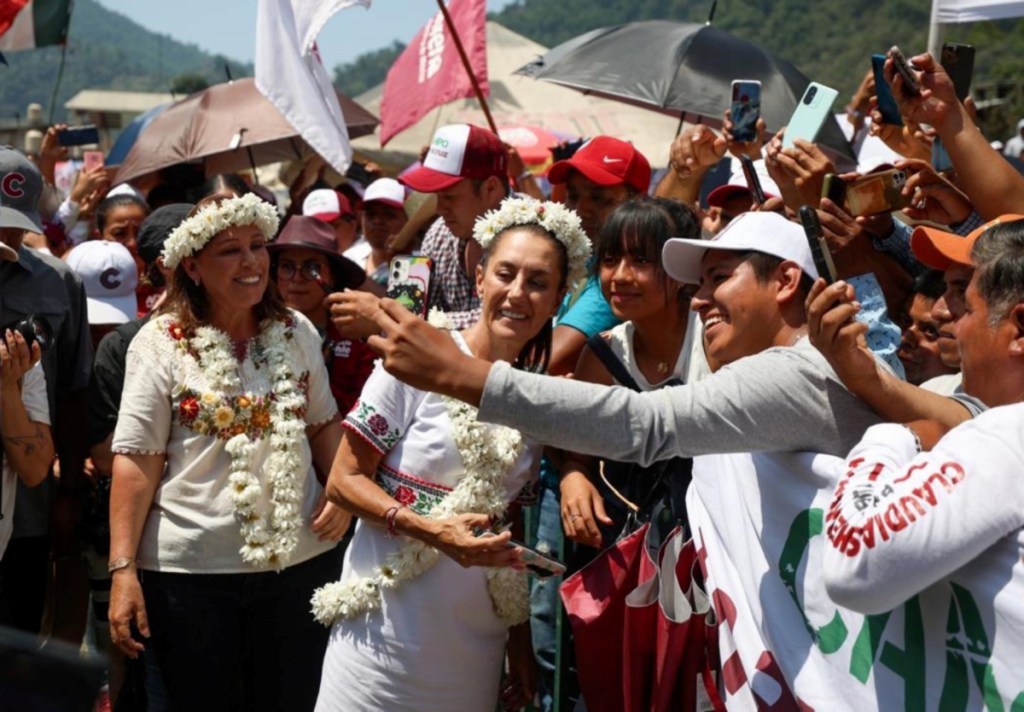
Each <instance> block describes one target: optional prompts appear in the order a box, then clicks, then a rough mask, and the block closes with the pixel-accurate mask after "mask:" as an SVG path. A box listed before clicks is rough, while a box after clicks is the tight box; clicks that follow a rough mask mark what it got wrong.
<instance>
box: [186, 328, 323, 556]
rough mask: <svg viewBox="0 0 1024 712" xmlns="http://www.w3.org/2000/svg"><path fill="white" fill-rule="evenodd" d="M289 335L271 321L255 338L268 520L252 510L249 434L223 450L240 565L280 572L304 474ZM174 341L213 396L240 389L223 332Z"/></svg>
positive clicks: (200, 331)
mask: <svg viewBox="0 0 1024 712" xmlns="http://www.w3.org/2000/svg"><path fill="white" fill-rule="evenodd" d="M175 329H177V333H180V329H178V328H177V327H172V334H175V333H176V332H175ZM293 336H294V332H293V322H292V320H291V319H283V320H275V321H274V322H273V323H271V324H270V326H268V327H267V328H266V329H265V330H264V331H263V332H262V333H261V334H260V336H259V337H258V338H259V345H260V346H261V348H262V350H263V354H264V356H265V357H266V360H267V366H268V370H269V375H270V380H271V394H270V399H269V400H270V403H271V405H270V413H271V430H270V446H271V453H270V455H269V456H268V457H267V459H266V464H265V467H264V468H263V469H264V471H265V472H266V473H267V481H268V484H269V485H270V504H271V511H270V513H269V516H261V515H260V513H259V512H258V511H256V504H257V502H259V500H260V496H261V495H262V494H263V485H262V484H261V482H260V480H259V478H258V477H257V476H256V475H255V474H254V472H253V469H254V464H255V463H254V461H253V459H254V455H255V452H256V446H255V444H254V443H253V442H252V441H251V440H250V439H249V436H248V435H246V434H245V433H240V434H238V435H235V436H233V437H232V438H231V439H230V440H228V442H227V446H226V449H227V452H228V454H229V455H231V465H230V467H229V472H230V475H229V476H228V484H229V486H230V487H231V501H232V503H233V504H234V505H235V518H236V519H237V520H238V522H239V524H240V525H241V526H240V530H241V534H242V538H243V539H244V540H245V544H244V545H243V546H242V548H241V549H240V550H239V553H240V554H241V556H242V560H243V561H245V562H247V563H249V564H252V565H253V566H254V567H256V568H264V567H266V566H267V565H270V566H273V567H274V568H275V569H277V570H279V571H280V570H281V569H283V568H284V567H285V565H286V564H287V563H288V561H289V560H290V559H291V555H292V552H293V551H294V550H295V547H296V546H297V544H298V531H299V528H300V527H301V526H302V518H301V516H300V505H301V501H302V488H301V486H300V483H299V480H298V475H299V474H300V473H301V472H302V471H303V470H302V457H301V442H302V435H303V433H304V431H305V428H306V424H305V421H304V420H303V418H302V415H301V413H302V411H303V410H304V408H305V405H306V399H305V395H304V394H303V392H302V390H301V389H300V388H299V385H298V383H297V382H296V380H295V378H294V373H293V371H292V368H291V366H290V364H289V360H290V354H289V350H288V348H287V346H288V345H289V344H290V343H291V342H292V338H293ZM176 340H177V341H178V344H179V346H180V347H181V348H184V349H185V350H186V351H188V352H189V353H190V354H192V356H193V357H194V358H195V360H196V363H197V364H198V365H199V367H200V368H201V369H202V371H203V374H204V375H205V376H206V378H207V380H208V382H209V385H210V387H211V388H212V389H213V390H214V391H215V392H216V395H218V396H220V397H221V398H223V397H224V396H226V394H227V392H228V391H231V390H235V389H237V388H239V387H240V386H241V380H240V379H239V377H238V361H237V360H236V359H235V357H234V354H233V349H232V345H231V341H230V339H228V337H227V335H226V334H225V333H224V332H223V331H220V330H219V329H216V328H214V327H212V326H200V327H198V328H197V329H196V330H195V334H194V335H193V336H192V337H191V338H186V337H185V335H184V334H183V333H182V334H180V338H176Z"/></svg>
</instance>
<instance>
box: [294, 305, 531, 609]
mask: <svg viewBox="0 0 1024 712" xmlns="http://www.w3.org/2000/svg"><path fill="white" fill-rule="evenodd" d="M430 322H431V323H432V324H434V325H435V326H442V327H444V326H447V324H448V322H447V318H446V317H445V316H444V315H443V314H441V313H440V312H438V311H436V310H433V311H432V312H431V315H430ZM439 322H441V323H439ZM443 400H444V403H445V407H446V409H447V411H448V419H449V421H450V423H451V435H452V440H453V441H454V443H455V447H456V448H457V449H458V451H459V456H460V457H461V458H462V464H463V466H464V467H465V474H464V475H463V476H462V477H461V478H460V479H459V482H458V484H457V485H456V486H455V488H454V489H452V491H451V492H449V493H448V494H447V495H446V496H445V497H444V499H442V500H441V501H440V502H438V503H437V504H435V505H434V506H433V507H432V508H431V510H430V513H429V514H428V515H427V516H428V517H429V518H431V519H443V518H445V517H452V516H455V515H458V514H467V513H482V514H489V515H491V516H492V517H498V516H500V515H502V514H504V512H505V510H506V508H507V504H506V502H505V490H504V486H503V485H504V481H505V476H506V474H507V473H508V471H509V469H510V468H511V467H512V466H513V465H514V464H515V463H516V461H517V460H518V459H519V455H520V453H521V452H522V448H523V438H522V435H521V434H520V433H519V431H517V430H512V429H511V428H505V427H495V428H488V426H486V425H484V424H483V423H480V422H479V421H477V417H476V416H477V409H476V408H474V407H472V406H470V405H467V404H466V403H463V402H462V401H458V400H455V399H454V398H448V397H444V398H443ZM440 558H441V553H440V552H439V551H438V550H437V549H435V548H433V547H431V546H429V545H428V544H426V543H424V542H422V541H420V540H419V539H412V538H407V540H406V541H405V542H404V543H403V544H402V545H401V546H400V547H399V549H398V551H395V552H392V553H391V554H388V556H387V557H386V558H385V560H384V564H383V565H381V566H378V567H376V568H375V569H374V575H373V576H369V577H364V578H358V579H355V580H353V581H350V582H349V583H346V584H342V583H340V582H335V583H329V584H327V585H326V586H322V587H321V588H319V589H317V590H316V592H315V593H314V594H313V598H312V600H311V604H312V607H313V615H314V617H315V618H316V619H317V620H318V621H319V622H320V623H323V624H324V625H326V626H330V625H333V624H334V623H335V622H336V621H339V620H351V619H352V618H355V617H356V616H358V615H362V614H365V613H369V612H372V611H377V610H380V607H381V592H382V590H383V589H388V588H391V589H394V588H397V587H398V586H399V585H400V584H401V583H403V582H404V581H408V580H410V579H413V578H416V577H417V576H419V575H420V574H422V573H423V572H424V571H426V570H427V569H429V568H430V567H432V566H433V565H434V564H435V563H437V561H438V560H439V559H440ZM486 576H487V590H488V592H489V593H490V596H491V602H492V603H493V605H494V612H495V613H496V614H497V615H498V617H499V618H501V620H502V621H503V622H504V623H505V624H506V625H509V626H512V625H518V624H519V623H523V622H525V621H526V620H527V619H528V618H529V616H530V596H529V586H528V582H527V579H526V575H525V574H523V573H521V572H519V571H516V570H515V569H512V568H509V567H491V568H488V569H487V574H486Z"/></svg>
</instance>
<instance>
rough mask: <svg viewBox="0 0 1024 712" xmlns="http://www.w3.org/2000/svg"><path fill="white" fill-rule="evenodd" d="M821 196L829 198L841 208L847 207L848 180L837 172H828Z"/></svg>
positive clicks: (822, 185)
mask: <svg viewBox="0 0 1024 712" xmlns="http://www.w3.org/2000/svg"><path fill="white" fill-rule="evenodd" d="M821 197H822V198H828V199H829V200H831V201H832V202H833V203H835V204H836V205H838V206H839V207H840V208H843V209H844V210H845V209H846V181H844V180H843V179H842V178H840V177H839V176H837V175H836V174H835V173H826V174H825V180H824V182H822V184H821Z"/></svg>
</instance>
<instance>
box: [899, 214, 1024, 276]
mask: <svg viewBox="0 0 1024 712" xmlns="http://www.w3.org/2000/svg"><path fill="white" fill-rule="evenodd" d="M1016 220H1024V215H1017V214H1015V213H1007V214H1006V215H1000V216H999V217H997V218H996V219H995V220H989V221H988V222H987V223H985V224H984V225H982V226H981V227H977V228H975V229H973V230H971V232H969V233H968V234H967V236H966V237H965V236H962V235H957V234H956V233H954V232H947V231H946V230H940V229H938V228H936V227H924V226H920V227H916V228H914V233H913V234H912V235H911V236H910V249H911V250H913V252H914V255H915V256H916V257H917V259H919V260H921V262H922V263H924V264H925V265H926V266H928V267H931V268H932V269H938V270H942V271H943V272H945V271H946V270H947V269H949V267H950V265H953V264H958V265H965V266H967V267H970V266H971V265H972V264H973V262H972V261H971V248H972V247H974V241H975V240H977V239H978V238H979V237H981V234H982V233H983V232H985V231H986V230H988V229H989V228H991V227H995V226H996V225H999V224H1000V223H1006V222H1014V221H1016Z"/></svg>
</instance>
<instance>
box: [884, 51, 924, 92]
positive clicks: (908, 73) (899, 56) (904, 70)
mask: <svg viewBox="0 0 1024 712" xmlns="http://www.w3.org/2000/svg"><path fill="white" fill-rule="evenodd" d="M889 57H890V58H891V59H892V66H893V68H895V69H896V72H897V74H899V75H900V76H901V77H903V89H904V91H906V92H907V94H910V95H911V96H917V95H919V94H920V93H921V82H919V81H918V80H917V75H916V74H914V69H913V68H912V67H911V66H910V62H908V61H907V58H906V57H905V56H904V55H903V52H901V51H900V48H899V47H897V46H896V45H893V46H892V47H890V48H889Z"/></svg>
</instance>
